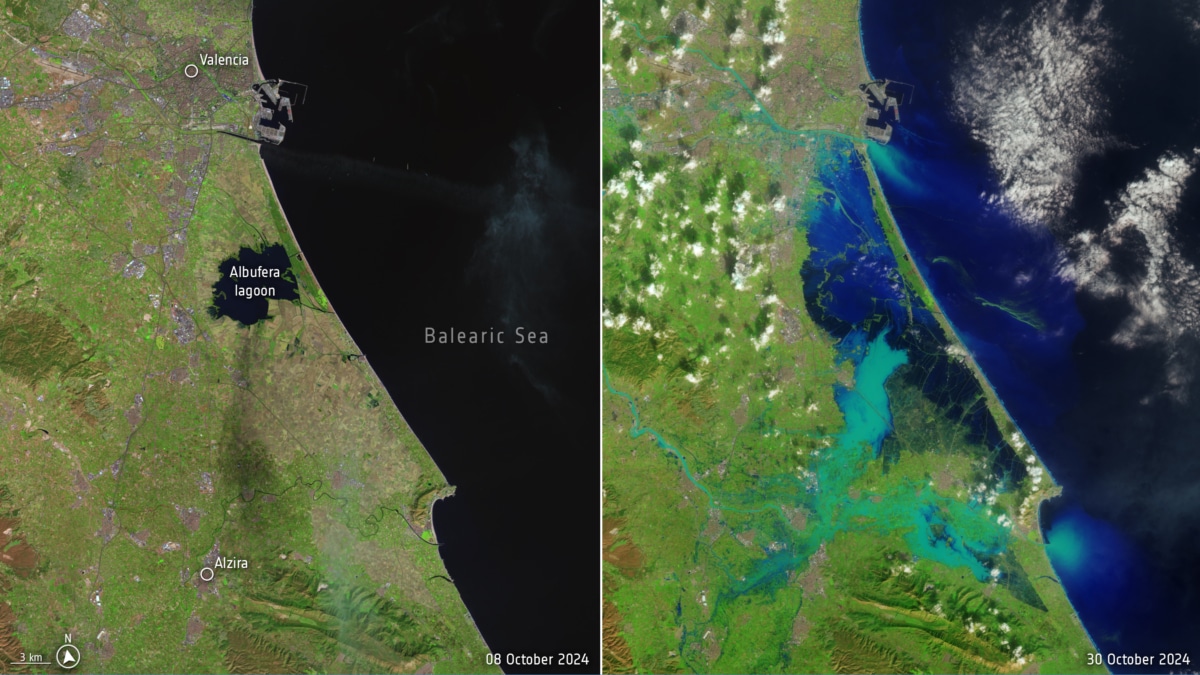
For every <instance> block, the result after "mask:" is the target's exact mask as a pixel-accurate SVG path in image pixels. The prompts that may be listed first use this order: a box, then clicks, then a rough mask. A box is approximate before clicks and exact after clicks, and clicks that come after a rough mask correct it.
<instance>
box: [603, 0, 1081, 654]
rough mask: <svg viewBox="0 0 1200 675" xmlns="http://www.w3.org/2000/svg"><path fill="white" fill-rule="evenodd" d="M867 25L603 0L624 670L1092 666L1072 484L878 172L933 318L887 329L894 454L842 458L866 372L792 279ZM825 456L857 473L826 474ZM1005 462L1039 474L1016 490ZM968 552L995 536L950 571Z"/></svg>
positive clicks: (612, 522)
mask: <svg viewBox="0 0 1200 675" xmlns="http://www.w3.org/2000/svg"><path fill="white" fill-rule="evenodd" d="M856 11H857V6H856V4H855V3H852V2H837V1H814V0H808V1H802V0H790V1H786V2H775V1H774V0H771V1H770V2H767V1H766V0H759V1H755V0H740V1H737V2H733V3H726V4H723V5H721V4H716V3H712V2H687V3H671V2H669V0H658V1H656V2H645V1H637V0H624V1H622V0H614V2H613V3H611V4H606V5H605V14H604V44H603V58H604V66H603V70H604V76H605V87H606V89H605V111H604V114H603V178H604V181H605V182H604V190H605V192H604V216H603V223H602V227H603V240H604V261H603V274H604V283H603V321H604V357H603V361H604V373H605V378H606V381H605V385H606V393H605V398H604V411H603V438H604V447H605V456H604V486H603V487H604V524H603V538H604V543H603V559H604V597H605V605H604V607H605V609H604V613H605V617H604V658H605V664H606V666H605V667H606V669H608V670H609V671H611V672H679V671H698V672H835V671H836V672H845V673H853V672H947V673H948V672H1021V671H1023V670H1025V669H1027V668H1037V669H1038V671H1039V672H1043V673H1047V672H1083V671H1086V670H1089V669H1088V668H1087V666H1086V659H1085V655H1086V652H1087V651H1088V650H1089V649H1090V648H1091V645H1090V643H1089V641H1088V639H1087V636H1086V634H1085V633H1084V631H1083V629H1082V626H1081V625H1080V624H1079V622H1078V620H1077V619H1076V618H1075V616H1074V613H1073V610H1072V608H1071V607H1070V604H1069V603H1068V601H1067V599H1066V596H1065V594H1064V593H1063V591H1062V588H1061V587H1060V586H1059V585H1058V584H1057V582H1056V581H1054V580H1053V573H1052V570H1051V568H1050V565H1049V561H1048V559H1047V558H1046V555H1045V552H1044V550H1043V548H1042V543H1041V540H1040V533H1039V529H1038V525H1037V505H1038V503H1039V501H1040V500H1041V499H1043V498H1045V497H1048V496H1051V495H1053V494H1055V492H1056V488H1054V486H1052V485H1051V484H1050V482H1049V481H1048V480H1046V481H1045V482H1044V483H1043V482H1042V481H1043V478H1048V476H1046V475H1045V473H1044V469H1043V468H1042V467H1041V465H1040V463H1038V462H1037V460H1036V457H1034V456H1033V454H1032V453H1031V451H1030V450H1029V448H1028V447H1027V446H1026V445H1025V443H1024V441H1023V439H1022V438H1021V436H1020V434H1019V432H1018V430H1017V429H1016V427H1015V425H1013V423H1012V422H1011V421H1010V420H1009V419H1008V418H1007V416H1006V414H1005V413H1004V410H1003V407H1002V406H1001V405H1000V402H999V400H998V399H997V398H996V397H995V395H994V394H993V393H992V392H991V391H990V389H989V388H987V387H986V385H985V384H984V385H983V386H981V383H982V382H983V379H982V376H981V375H979V373H978V372H977V370H976V369H975V368H974V364H973V363H972V362H971V360H970V357H969V355H967V353H966V351H965V350H964V349H963V348H962V346H961V345H959V344H958V343H957V342H955V340H954V338H953V333H952V331H951V330H950V327H949V325H948V323H946V321H945V319H944V318H943V317H941V315H940V312H939V311H938V309H937V306H936V303H935V302H934V299H933V298H932V296H931V295H930V293H929V291H928V289H927V288H926V287H925V285H924V283H923V281H922V279H921V276H920V273H919V270H918V269H917V267H916V265H914V264H913V263H912V262H911V261H910V260H909V259H908V258H907V256H906V251H905V249H904V244H903V241H902V239H901V237H900V234H899V232H898V231H897V230H896V228H895V225H894V223H892V221H891V217H890V214H889V213H888V211H887V206H886V203H885V202H884V200H883V198H882V195H881V193H880V190H879V186H878V181H877V180H876V178H875V177H874V174H873V171H872V170H871V168H870V165H869V163H865V166H866V170H867V181H868V184H869V186H870V188H871V190H872V200H873V205H874V211H875V213H874V217H875V218H876V219H877V221H878V224H879V225H880V227H881V229H882V232H883V236H882V239H883V240H884V241H882V242H879V243H880V245H882V246H883V247H884V248H885V249H886V250H890V251H891V252H892V253H893V254H894V257H895V259H896V265H897V266H896V270H895V273H896V275H897V277H898V280H900V281H902V285H903V286H904V288H905V290H906V293H907V299H906V300H905V301H904V308H905V309H907V310H908V311H909V312H910V314H911V313H912V312H915V311H916V310H918V309H927V310H929V311H930V312H931V313H932V315H933V317H934V319H935V320H936V321H935V325H929V324H920V325H919V327H918V328H913V329H911V331H910V332H908V333H906V334H904V335H902V336H895V337H896V338H897V339H902V340H904V343H903V344H905V345H909V349H910V351H909V353H908V354H907V362H906V363H904V364H903V365H900V366H898V368H897V369H896V370H895V372H894V373H893V374H892V375H891V376H890V377H888V378H887V380H886V383H885V389H886V405H887V407H888V410H887V411H886V412H890V413H891V427H890V428H889V429H888V434H887V436H886V439H885V441H884V442H883V447H882V449H881V452H880V453H879V456H878V457H875V456H873V455H872V454H871V453H870V452H867V451H866V448H857V449H856V448H843V447H841V446H839V443H842V441H840V440H839V439H841V438H842V434H843V433H844V432H846V431H847V424H848V423H847V420H846V418H845V417H844V415H843V411H842V406H840V405H839V401H837V400H835V393H836V392H837V391H839V390H854V389H855V386H856V383H855V380H856V378H858V377H859V376H860V373H858V372H856V370H855V368H854V366H853V364H852V363H851V362H850V361H848V360H845V359H843V358H841V357H839V356H838V349H839V345H838V344H837V338H835V337H834V336H832V335H831V334H830V333H829V332H828V331H827V330H826V328H823V327H822V326H821V325H819V324H818V323H817V322H816V321H815V320H814V318H813V316H812V315H811V314H810V310H812V309H813V308H814V307H818V308H819V306H820V304H819V303H820V302H821V301H822V300H821V298H820V297H814V298H809V297H807V296H806V289H805V287H804V281H803V278H802V276H801V271H802V270H803V269H805V265H806V264H811V260H812V258H811V254H812V250H811V249H810V243H809V237H808V235H809V227H810V226H811V224H810V223H809V222H808V221H807V220H806V214H808V213H810V212H811V210H812V205H813V204H815V203H818V201H819V200H823V199H827V200H836V198H837V195H836V194H833V192H832V190H831V189H830V188H828V187H826V186H825V185H823V184H822V183H821V182H820V181H819V180H818V178H817V174H818V169H819V168H820V165H819V164H818V162H822V161H824V160H823V158H827V157H828V156H829V155H830V153H833V152H842V153H843V154H844V155H846V156H847V157H848V156H850V153H855V152H857V153H859V155H860V156H862V157H863V158H864V162H865V153H864V152H863V145H862V142H863V141H862V140H861V138H859V134H860V131H859V129H858V118H859V115H860V114H861V112H862V107H861V106H862V104H861V102H860V99H859V98H858V97H857V96H856V94H855V91H856V86H857V84H858V83H860V82H862V81H864V80H865V79H866V73H865V69H864V68H863V66H862V63H861V58H860V51H859V47H858V42H857V37H858V32H857V19H856ZM832 139H841V140H839V145H838V146H837V148H849V149H847V150H841V149H835V146H834V145H833V144H832V143H831V140H832ZM844 140H850V141H852V143H853V145H851V144H846V143H844V142H842V141H844ZM834 203H836V201H835V202H834ZM820 273H821V271H820V270H817V271H815V275H816V276H818V277H819V275H820ZM825 274H827V275H828V274H833V273H832V272H829V271H826V272H825ZM879 319H882V315H880V316H878V317H875V318H872V319H869V320H868V321H875V320H879ZM935 372H937V373H942V374H943V375H942V377H943V378H944V380H945V381H944V382H942V383H941V384H939V385H937V387H934V386H931V385H930V382H929V381H928V380H927V378H928V377H929V376H930V373H935ZM945 373H951V375H949V376H947V375H945ZM935 384H936V383H935ZM880 414H883V413H882V412H881V413H880ZM989 424H991V425H993V426H991V427H987V425H989ZM981 428H991V429H993V430H994V432H995V433H994V435H992V436H987V435H984V436H981V435H980V433H979V429H981ZM987 439H991V440H987ZM860 450H861V452H859V451H860ZM852 451H853V452H852ZM833 452H842V453H843V455H842V456H841V457H840V458H839V461H842V460H845V459H846V458H847V457H849V458H850V459H849V461H846V462H845V464H844V465H841V464H839V465H837V466H838V467H839V468H837V469H836V471H837V472H839V473H836V474H835V473H831V472H834V471H835V469H833V468H830V466H831V465H829V464H823V463H822V462H823V457H825V456H827V455H828V454H829V453H833ZM854 453H857V454H854ZM1005 462H1021V463H1022V464H1021V465H1020V466H1017V467H1015V468H1016V469H1019V470H1018V471H1016V472H1015V473H1013V474H1012V476H1014V480H1012V481H1010V480H1008V479H1007V478H1006V476H1007V475H1008V474H1007V473H1004V472H1001V471H998V470H997V468H996V467H997V466H1001V465H1004V463H1005ZM1016 478H1019V480H1017V479H1016ZM832 484H836V485H845V486H846V487H845V488H844V493H842V492H839V493H838V494H829V493H828V490H830V488H829V485H832ZM817 495H819V496H820V497H821V498H820V499H817V498H816V496H817ZM919 509H928V519H926V516H925V515H923V513H924V512H923V511H920V510H919ZM922 536H928V537H929V538H930V541H925V542H923V541H919V540H918V539H917V538H918V537H922ZM960 538H962V539H964V540H967V541H1000V542H1002V543H1003V545H1002V546H997V547H996V552H995V553H991V554H989V553H986V552H984V551H983V550H982V549H981V550H980V551H979V552H976V553H975V554H974V557H971V554H967V553H963V554H962V556H959V557H956V555H957V554H951V553H950V552H952V551H954V550H958V551H960V552H962V551H963V548H962V544H961V543H960V542H959V539H960ZM956 546H957V547H958V548H957V549H956V548H955V547H956ZM918 550H919V551H921V552H922V555H917V553H916V552H917V551H918ZM927 550H933V551H935V552H937V554H936V555H925V554H924V553H925V551H927ZM943 553H945V555H943ZM965 559H970V560H971V561H972V562H971V564H967V563H964V562H962V560H965ZM972 565H974V567H972ZM977 570H983V572H984V574H983V578H982V579H981V578H980V576H979V573H978V571H977ZM993 570H994V572H993V573H992V574H994V576H993V575H992V574H989V573H988V572H989V571H993Z"/></svg>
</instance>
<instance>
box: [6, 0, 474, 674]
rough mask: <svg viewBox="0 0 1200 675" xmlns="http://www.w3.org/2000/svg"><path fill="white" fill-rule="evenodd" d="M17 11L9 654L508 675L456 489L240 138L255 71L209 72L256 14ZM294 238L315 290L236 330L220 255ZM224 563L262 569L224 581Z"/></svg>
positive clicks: (9, 280) (113, 8)
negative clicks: (461, 528) (61, 649)
mask: <svg viewBox="0 0 1200 675" xmlns="http://www.w3.org/2000/svg"><path fill="white" fill-rule="evenodd" d="M77 8H78V9H82V10H83V11H85V12H87V14H88V16H90V17H91V19H93V20H94V21H95V22H96V23H98V24H99V26H100V27H99V28H96V29H95V30H94V31H93V32H92V34H91V36H90V37H89V38H88V39H87V40H84V39H81V38H77V37H71V36H69V35H67V34H65V32H64V31H63V29H62V22H63V19H64V17H66V16H67V15H68V14H69V13H71V12H73V11H74V10H75V9H77ZM84 8H86V9H84ZM4 9H5V12H4V13H3V14H0V27H2V28H3V29H4V32H3V33H0V64H3V70H0V76H3V77H6V78H8V79H9V80H10V81H11V82H12V86H13V90H14V92H15V94H16V97H17V99H16V100H17V102H18V103H17V105H14V106H13V107H9V108H5V109H0V462H2V463H3V466H4V467H5V470H4V471H3V472H2V473H3V476H2V478H3V483H4V485H3V488H2V489H0V523H5V524H4V525H3V526H0V532H5V531H6V530H11V532H9V533H7V534H4V535H3V536H2V537H0V550H2V551H4V552H5V553H6V555H10V554H11V555H13V560H12V561H7V562H6V561H0V608H2V609H0V652H2V654H3V655H4V656H5V658H4V659H3V661H4V662H5V663H7V662H9V661H10V660H12V659H10V658H8V657H9V656H12V657H13V659H15V658H17V656H16V655H17V654H19V653H20V652H21V651H27V652H30V653H43V654H46V653H52V652H53V647H55V646H57V645H58V644H60V643H61V641H62V635H63V633H67V632H71V633H73V634H74V636H75V642H76V644H78V645H79V646H80V649H81V651H82V658H83V662H84V666H83V667H84V668H85V669H87V670H89V671H91V670H94V671H110V672H161V671H168V670H170V671H190V672H264V671H267V672H286V671H295V672H299V671H305V672H325V671H337V672H345V671H350V670H356V671H371V672H411V671H416V670H419V669H432V670H433V671H435V672H480V671H495V670H496V669H495V668H494V667H488V666H487V665H486V663H485V661H484V654H485V652H486V646H485V645H484V644H483V641H482V639H481V638H480V636H479V634H478V632H477V631H476V629H475V627H474V626H473V625H472V624H471V622H470V619H469V617H468V616H467V614H466V609H465V607H464V606H463V605H462V602H461V600H460V599H459V597H458V594H457V590H456V589H455V587H454V586H453V584H452V583H448V582H447V581H446V576H445V575H446V572H445V570H444V568H443V567H442V563H441V559H440V557H439V556H438V553H437V548H436V546H435V544H436V543H437V542H436V541H435V538H434V536H433V533H432V528H431V526H430V510H431V508H432V505H433V503H434V502H435V501H436V500H437V499H440V498H442V497H445V496H447V495H448V494H450V493H451V492H452V488H451V487H450V486H448V485H447V484H446V482H445V480H444V478H443V477H442V476H441V474H440V473H439V472H438V470H437V467H436V466H435V465H434V463H433V462H432V460H431V459H430V458H429V456H428V455H427V454H426V453H425V451H424V449H423V448H422V447H421V445H420V443H419V441H418V440H417V439H416V438H415V437H414V436H413V434H412V432H411V430H410V429H409V428H408V426H407V425H406V424H405V422H404V420H403V419H402V418H401V416H400V413H399V411H397V410H396V408H395V406H394V405H393V404H392V402H391V400H390V399H389V398H388V397H387V395H386V394H385V393H384V390H383V387H382V384H381V383H380V382H379V381H378V379H377V378H376V377H375V375H374V373H373V372H372V371H371V370H370V368H369V367H368V366H367V365H366V364H365V363H364V362H363V361H362V360H361V359H353V358H347V355H352V354H357V353H358V351H359V350H358V349H357V348H356V347H355V345H354V344H353V342H352V341H351V340H350V338H349V336H348V335H347V334H346V332H345V330H344V329H343V327H342V326H341V324H340V323H339V321H338V319H337V317H336V316H335V315H334V314H333V313H332V312H331V311H330V308H329V303H328V301H327V300H326V299H325V297H324V294H323V293H322V292H321V290H320V288H319V287H318V285H317V282H316V280H315V279H314V278H313V276H312V274H311V273H310V271H309V270H308V269H307V268H306V267H305V266H304V264H303V263H302V262H300V258H299V256H298V253H299V251H298V249H297V248H296V244H295V241H294V240H293V239H292V236H291V232H290V230H289V229H288V226H287V223H286V220H285V219H284V217H283V214H282V212H281V211H280V209H279V205H278V204H277V203H276V201H275V198H274V195H273V193H272V191H271V189H270V185H269V183H268V181H267V177H266V174H265V171H264V169H263V166H262V164H261V161H260V160H259V158H258V156H257V146H255V145H253V144H250V143H247V142H245V141H242V140H239V139H237V138H234V137H232V136H228V135H223V134H220V133H217V132H216V131H215V130H214V125H222V124H237V125H241V126H243V127H244V126H245V125H246V124H247V123H248V120H249V116H250V115H251V114H252V111H253V107H254V103H253V101H252V99H251V96H250V94H249V91H248V87H249V84H250V83H251V81H252V80H253V78H254V73H253V70H252V69H247V68H216V69H211V70H210V72H208V73H207V75H208V76H207V77H205V78H195V79H193V80H188V79H186V78H185V77H184V76H183V74H182V67H183V65H184V64H185V63H187V62H190V61H191V60H194V59H195V52H196V51H197V50H198V49H204V50H209V49H211V50H219V51H221V52H222V53H231V52H232V53H245V54H250V53H252V52H251V45H250V33H249V31H250V25H249V21H248V18H249V11H250V5H249V3H248V2H239V3H227V2H202V3H198V4H197V3H193V4H189V5H187V6H186V7H185V6H183V5H180V4H178V3H165V2H157V1H154V0H137V1H135V0H113V1H112V2H108V3H92V4H91V5H90V6H89V5H68V4H64V3H56V2H32V1H30V2H26V1H24V0H9V1H8V2H7V3H5V6H4ZM32 46H36V47H37V48H38V50H41V52H40V53H39V52H37V51H34V50H33V49H31V47H32ZM26 99H32V100H35V101H40V102H37V103H33V102H27V101H26ZM276 241H279V242H282V243H283V244H284V246H285V247H286V248H287V250H288V253H289V254H290V255H291V256H292V260H293V268H292V269H291V270H290V273H292V274H294V275H295V276H296V279H297V281H298V282H299V287H300V294H301V299H300V300H299V301H298V302H295V303H292V302H276V301H272V305H271V311H270V314H271V315H272V318H271V319H270V320H267V321H263V322H260V323H258V324H256V325H254V326H253V327H250V328H242V327H239V326H238V325H236V323H234V322H232V321H230V320H228V319H222V320H213V319H212V318H211V317H209V315H208V313H207V312H206V311H205V310H206V309H207V307H208V306H209V304H210V302H211V289H212V285H213V283H214V282H215V281H216V277H217V274H218V272H217V268H218V264H219V263H220V261H222V260H224V259H225V258H227V257H229V256H230V255H232V254H234V253H236V252H237V251H238V249H239V248H240V247H242V246H249V247H255V246H259V245H261V244H263V243H265V242H276ZM6 547H7V548H6ZM17 554H19V555H17ZM219 557H226V558H234V559H241V560H245V561H247V565H248V566H247V568H246V569H219V570H217V572H216V577H215V579H214V580H213V581H212V582H205V581H203V580H202V579H201V578H200V576H199V572H200V570H201V569H202V568H204V567H206V566H212V565H214V563H215V561H216V560H217V559H218V558H219ZM47 650H50V651H49V652H47Z"/></svg>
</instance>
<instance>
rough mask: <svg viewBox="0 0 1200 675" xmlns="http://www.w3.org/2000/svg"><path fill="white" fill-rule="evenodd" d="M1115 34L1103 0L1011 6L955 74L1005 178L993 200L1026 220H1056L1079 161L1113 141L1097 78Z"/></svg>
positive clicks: (964, 115)
mask: <svg viewBox="0 0 1200 675" xmlns="http://www.w3.org/2000/svg"><path fill="white" fill-rule="evenodd" d="M1109 40H1110V35H1109V31H1108V29H1107V28H1106V27H1105V26H1104V24H1103V23H1102V22H1101V20H1100V5H1099V4H1093V5H1092V6H1091V8H1090V9H1089V10H1088V11H1087V12H1086V13H1085V14H1083V15H1082V16H1077V15H1075V14H1073V13H1072V12H1071V11H1070V10H1069V9H1068V6H1067V1H1066V0H1047V1H1046V2H1044V3H1043V4H1042V5H1041V6H1039V7H1038V8H1037V9H1036V10H1034V11H1033V12H1032V13H1031V14H1030V15H1029V16H1028V17H1027V18H1025V19H1023V20H1021V21H1019V22H1016V23H1014V22H1013V21H1012V19H1011V16H1010V15H1008V14H1007V13H1006V14H1005V15H1002V16H1001V17H1000V18H999V19H998V20H997V21H995V22H992V23H991V24H986V25H984V26H982V27H980V28H979V30H978V31H977V32H976V33H975V35H974V36H973V37H972V39H971V42H970V44H969V45H967V48H966V51H967V54H966V58H965V59H963V66H962V67H961V68H959V69H958V71H957V72H955V73H954V75H953V79H952V95H953V100H954V106H955V112H956V113H957V115H958V116H959V118H960V119H961V120H962V121H963V122H964V123H966V124H967V125H968V126H969V127H970V129H971V134H972V136H974V137H975V139H976V140H978V141H980V142H982V143H983V144H984V145H985V146H986V147H987V149H988V153H989V159H990V162H991V165H992V168H993V170H994V171H995V172H996V174H997V177H998V179H999V181H1000V184H1001V186H1002V193H1001V194H999V195H992V201H993V203H994V204H997V205H999V206H1002V207H1004V208H1008V209H1010V210H1011V211H1012V212H1013V213H1014V214H1015V215H1017V216H1018V217H1019V218H1020V219H1021V220H1023V221H1025V222H1027V223H1041V224H1044V225H1049V226H1053V225H1055V224H1057V223H1056V220H1057V219H1059V218H1061V217H1062V215H1063V214H1064V213H1065V210H1066V208H1067V207H1068V206H1069V204H1070V201H1071V198H1072V196H1073V193H1074V188H1075V182H1076V174H1077V171H1078V168H1079V164H1080V162H1081V161H1082V160H1083V159H1084V158H1085V157H1087V156H1088V155H1089V154H1092V153H1095V152H1098V151H1100V150H1102V149H1104V148H1105V147H1106V146H1108V145H1109V144H1110V143H1109V141H1108V140H1107V138H1106V137H1105V135H1104V132H1103V128H1104V122H1105V112H1104V111H1105V107H1106V100H1105V97H1104V93H1103V92H1102V91H1101V90H1100V88H1099V86H1098V84H1097V78H1098V76H1099V75H1100V74H1102V73H1103V72H1104V70H1105V69H1106V67H1107V66H1108V64H1109V63H1110V62H1111V61H1112V57H1111V54H1112V50H1111V47H1110V46H1109Z"/></svg>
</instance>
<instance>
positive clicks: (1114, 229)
mask: <svg viewBox="0 0 1200 675" xmlns="http://www.w3.org/2000/svg"><path fill="white" fill-rule="evenodd" d="M1197 155H1200V149H1197V150H1195V151H1193V154H1192V155H1191V156H1187V157H1185V156H1181V155H1178V154H1175V153H1172V152H1168V153H1166V154H1165V155H1163V156H1162V157H1160V158H1159V159H1158V162H1157V164H1156V165H1155V166H1154V167H1152V168H1150V169H1148V170H1147V171H1146V172H1145V174H1144V175H1143V177H1142V178H1140V179H1138V180H1135V181H1133V182H1131V183H1129V184H1128V185H1126V186H1125V189H1124V190H1122V191H1121V194H1120V196H1119V197H1118V199H1117V200H1116V201H1115V202H1113V204H1111V205H1110V211H1111V222H1110V223H1109V224H1108V226H1107V227H1105V228H1104V230H1103V231H1102V232H1099V233H1095V232H1083V233H1080V234H1078V235H1075V236H1074V237H1072V238H1071V240H1070V243H1069V247H1070V250H1071V255H1072V258H1073V261H1072V262H1073V264H1071V265H1069V266H1068V268H1067V269H1066V270H1065V271H1066V272H1067V274H1068V276H1070V277H1072V278H1073V279H1074V280H1075V282H1076V283H1077V284H1078V285H1079V287H1081V288H1083V289H1085V290H1087V291H1089V292H1091V293H1093V294H1095V295H1097V296H1100V297H1121V298H1124V299H1125V300H1126V301H1127V302H1128V303H1129V305H1130V307H1131V309H1132V311H1131V312H1130V314H1129V315H1128V316H1127V317H1125V320H1124V321H1123V322H1122V323H1121V324H1120V326H1118V327H1117V330H1116V332H1115V333H1114V334H1113V336H1112V341H1113V342H1114V343H1115V344H1118V345H1120V346H1122V347H1126V348H1134V347H1139V346H1145V345H1151V344H1153V345H1161V346H1164V347H1166V348H1167V353H1168V357H1167V363H1166V366H1165V376H1166V381H1167V385H1166V390H1167V392H1168V393H1170V394H1172V395H1173V396H1175V397H1176V398H1182V396H1183V392H1184V391H1185V389H1186V387H1187V385H1188V384H1189V383H1190V382H1191V380H1192V377H1193V374H1192V360H1193V358H1192V355H1191V353H1190V350H1189V349H1186V348H1184V346H1183V345H1182V344H1181V340H1182V338H1184V337H1185V336H1188V335H1191V336H1193V337H1196V336H1200V330H1198V329H1200V274H1197V271H1196V268H1195V266H1194V265H1193V264H1192V263H1190V262H1188V261H1187V260H1186V259H1185V258H1184V257H1183V254H1182V253H1181V251H1180V247H1179V244H1178V242H1177V240H1176V237H1175V233H1174V229H1173V227H1172V220H1173V218H1174V216H1175V213H1176V211H1177V210H1178V208H1179V203H1180V201H1181V199H1182V198H1183V191H1184V187H1185V185H1186V183H1187V181H1188V179H1189V178H1191V176H1192V174H1193V173H1194V172H1195V170H1196V158H1197ZM1122 253H1124V254H1125V255H1126V257H1129V256H1130V255H1131V254H1134V253H1136V254H1137V258H1136V259H1137V261H1138V263H1139V269H1137V270H1136V271H1135V272H1132V273H1129V272H1120V271H1118V270H1116V269H1114V267H1113V265H1112V262H1113V259H1114V257H1115V256H1117V255H1119V254H1122Z"/></svg>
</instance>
